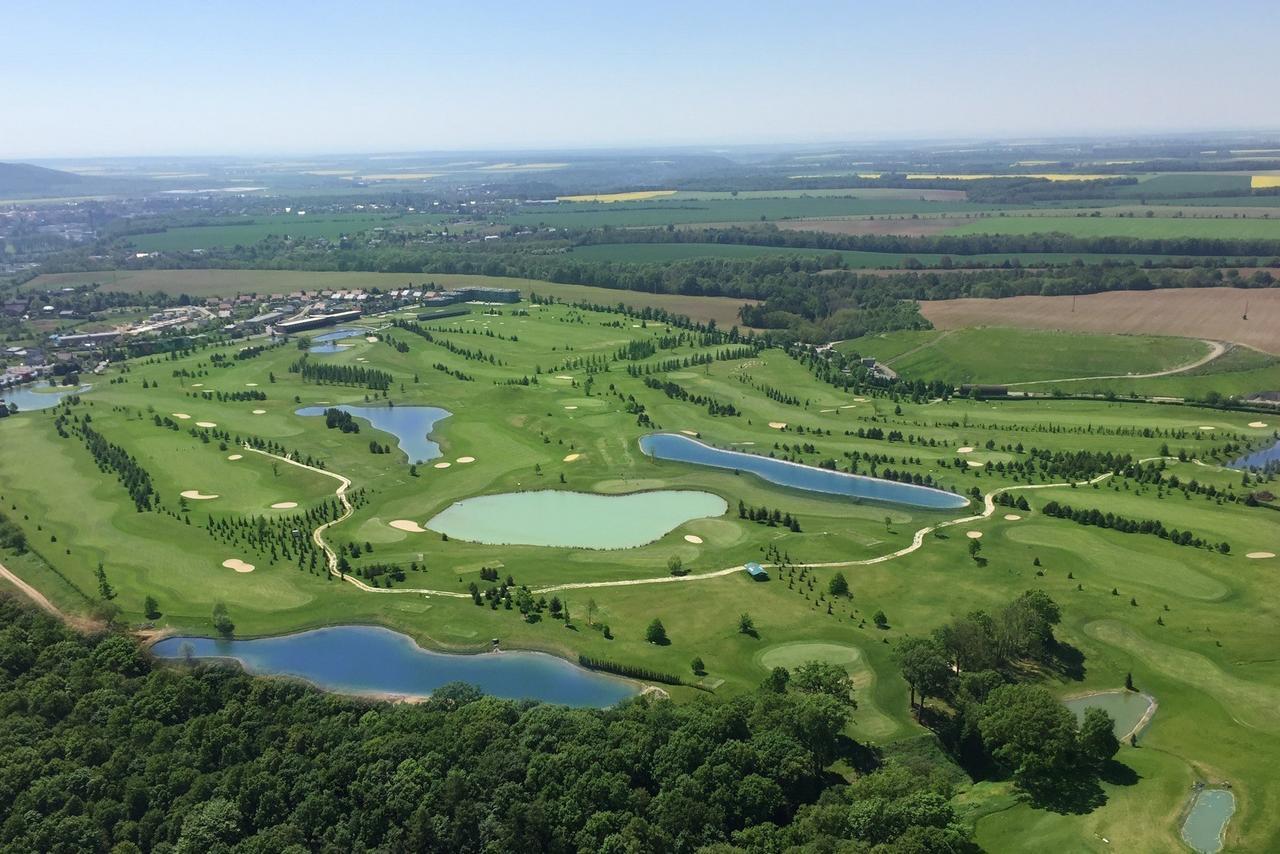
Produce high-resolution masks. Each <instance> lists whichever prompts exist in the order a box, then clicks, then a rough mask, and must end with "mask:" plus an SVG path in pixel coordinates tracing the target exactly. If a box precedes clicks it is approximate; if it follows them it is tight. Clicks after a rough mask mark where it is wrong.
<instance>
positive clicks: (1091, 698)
mask: <svg viewBox="0 0 1280 854" xmlns="http://www.w3.org/2000/svg"><path fill="white" fill-rule="evenodd" d="M1063 704H1064V705H1065V706H1066V707H1067V708H1068V709H1070V710H1071V711H1072V712H1074V713H1075V716H1076V720H1077V721H1080V722H1082V723H1083V721H1084V713H1085V710H1086V709H1102V710H1103V711H1105V712H1106V713H1107V714H1109V715H1111V720H1113V721H1115V733H1116V738H1118V739H1120V740H1122V741H1123V740H1124V739H1126V738H1128V737H1129V734H1130V733H1132V732H1134V731H1135V730H1137V729H1138V728H1139V727H1140V726H1144V725H1145V722H1144V721H1143V718H1145V717H1146V716H1147V712H1148V711H1150V709H1151V707H1152V706H1154V705H1155V700H1153V699H1152V698H1151V697H1148V696H1147V695H1146V694H1141V693H1138V692H1136V691H1100V692H1099V693H1097V694H1087V695H1085V696H1083V697H1072V698H1071V699H1069V700H1064V701H1063Z"/></svg>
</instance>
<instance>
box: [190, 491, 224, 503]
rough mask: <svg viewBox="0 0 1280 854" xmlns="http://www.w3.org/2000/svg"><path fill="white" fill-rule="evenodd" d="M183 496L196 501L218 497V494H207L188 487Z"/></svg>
mask: <svg viewBox="0 0 1280 854" xmlns="http://www.w3.org/2000/svg"><path fill="white" fill-rule="evenodd" d="M182 497H183V498H190V499H193V500H195V501H208V500H209V499H211V498H217V497H218V496H216V495H205V494H204V493H203V492H201V491H200V490H198V489H188V490H186V491H185V492H183V493H182Z"/></svg>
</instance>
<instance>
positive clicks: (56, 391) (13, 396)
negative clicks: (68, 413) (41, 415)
mask: <svg viewBox="0 0 1280 854" xmlns="http://www.w3.org/2000/svg"><path fill="white" fill-rule="evenodd" d="M91 388H92V386H87V385H82V386H80V387H79V388H59V387H56V386H51V385H49V383H47V382H44V381H41V382H38V383H36V384H35V385H30V386H17V387H15V388H10V389H5V390H3V391H0V401H4V402H5V403H6V404H8V403H12V404H13V405H15V406H17V407H18V411H19V412H31V411H33V410H36V409H48V408H49V407H51V406H57V405H58V401H60V400H62V398H64V397H66V396H67V395H69V394H82V393H84V392H86V391H88V390H89V389H91Z"/></svg>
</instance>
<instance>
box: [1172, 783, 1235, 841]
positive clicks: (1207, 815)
mask: <svg viewBox="0 0 1280 854" xmlns="http://www.w3.org/2000/svg"><path fill="white" fill-rule="evenodd" d="M1235 811H1236V796H1235V795H1233V794H1232V793H1231V790H1230V789H1201V790H1200V791H1198V792H1196V794H1195V795H1193V796H1192V801H1191V810H1190V811H1189V812H1188V813H1187V818H1186V821H1184V822H1183V823H1182V839H1183V841H1185V842H1186V843H1187V844H1188V845H1190V846H1191V847H1192V848H1194V849H1195V850H1197V851H1199V852H1201V854H1217V852H1218V851H1221V850H1222V837H1223V836H1224V835H1225V833H1226V831H1227V822H1228V821H1230V820H1231V816H1232V815H1233V814H1234V813H1235Z"/></svg>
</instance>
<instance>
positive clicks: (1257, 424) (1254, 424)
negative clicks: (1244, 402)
mask: <svg viewBox="0 0 1280 854" xmlns="http://www.w3.org/2000/svg"><path fill="white" fill-rule="evenodd" d="M1249 426H1250V427H1253V428H1254V429H1255V430H1256V429H1257V428H1259V427H1266V426H1267V422H1265V421H1250V422H1249Z"/></svg>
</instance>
